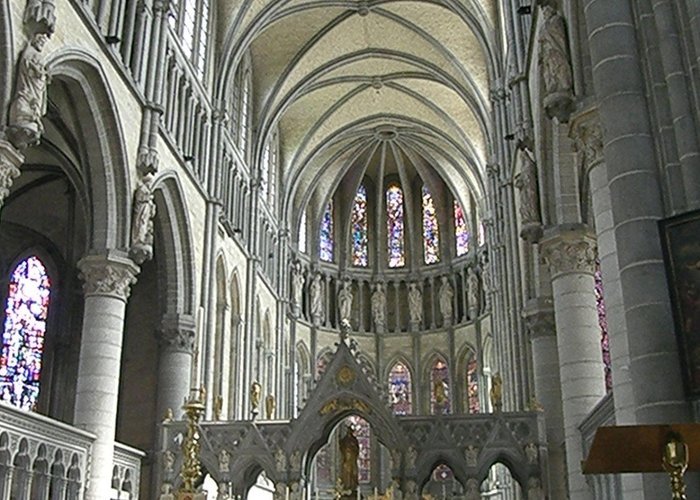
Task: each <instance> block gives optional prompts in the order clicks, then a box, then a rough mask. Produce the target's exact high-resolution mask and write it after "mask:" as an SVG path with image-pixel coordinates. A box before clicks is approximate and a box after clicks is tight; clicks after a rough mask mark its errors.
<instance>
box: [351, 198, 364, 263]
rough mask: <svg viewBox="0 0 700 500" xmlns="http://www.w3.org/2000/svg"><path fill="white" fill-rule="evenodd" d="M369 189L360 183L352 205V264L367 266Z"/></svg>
mask: <svg viewBox="0 0 700 500" xmlns="http://www.w3.org/2000/svg"><path fill="white" fill-rule="evenodd" d="M367 243H368V241H367V189H365V186H364V185H362V184H360V187H359V188H358V189H357V194H356V195H355V202H354V203H353V205H352V264H353V265H354V266H360V267H367V264H368V244H367Z"/></svg>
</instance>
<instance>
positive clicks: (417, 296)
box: [408, 283, 423, 325]
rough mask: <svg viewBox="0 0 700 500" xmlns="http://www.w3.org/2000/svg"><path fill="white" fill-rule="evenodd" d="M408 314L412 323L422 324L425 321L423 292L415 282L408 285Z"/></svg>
mask: <svg viewBox="0 0 700 500" xmlns="http://www.w3.org/2000/svg"><path fill="white" fill-rule="evenodd" d="M408 315H409V318H410V320H411V324H414V325H420V323H421V321H423V294H422V293H421V291H420V289H419V288H418V286H417V285H416V284H415V283H411V284H410V285H408Z"/></svg>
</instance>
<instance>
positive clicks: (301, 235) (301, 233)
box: [297, 209, 306, 253]
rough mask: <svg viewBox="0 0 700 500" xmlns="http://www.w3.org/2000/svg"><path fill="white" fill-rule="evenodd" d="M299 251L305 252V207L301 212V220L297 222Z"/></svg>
mask: <svg viewBox="0 0 700 500" xmlns="http://www.w3.org/2000/svg"><path fill="white" fill-rule="evenodd" d="M297 240H298V241H299V251H300V252H303V253H306V209H304V212H303V213H302V214H301V221H300V222H299V238H298V239H297Z"/></svg>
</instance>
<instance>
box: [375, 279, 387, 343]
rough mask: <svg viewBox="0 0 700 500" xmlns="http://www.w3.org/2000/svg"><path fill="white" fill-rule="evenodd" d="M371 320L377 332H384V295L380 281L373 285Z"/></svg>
mask: <svg viewBox="0 0 700 500" xmlns="http://www.w3.org/2000/svg"><path fill="white" fill-rule="evenodd" d="M372 319H373V320H374V325H375V327H376V329H377V331H384V329H385V328H386V293H384V283H382V282H381V281H379V282H378V283H376V284H375V285H374V293H373V294H372Z"/></svg>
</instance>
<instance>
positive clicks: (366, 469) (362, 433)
mask: <svg viewBox="0 0 700 500" xmlns="http://www.w3.org/2000/svg"><path fill="white" fill-rule="evenodd" d="M345 423H346V425H348V426H350V427H351V428H352V430H353V433H354V434H355V437H356V438H357V443H358V444H359V445H360V452H359V454H358V456H357V475H358V476H359V477H358V479H359V481H360V483H369V482H370V480H371V476H370V466H371V456H372V454H371V448H370V427H369V423H368V422H367V421H366V420H365V419H363V418H362V417H358V416H356V415H352V416H350V417H348V418H347V419H346V420H345Z"/></svg>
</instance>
